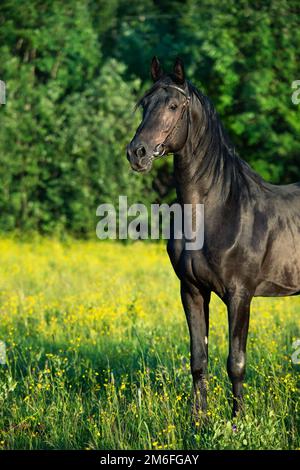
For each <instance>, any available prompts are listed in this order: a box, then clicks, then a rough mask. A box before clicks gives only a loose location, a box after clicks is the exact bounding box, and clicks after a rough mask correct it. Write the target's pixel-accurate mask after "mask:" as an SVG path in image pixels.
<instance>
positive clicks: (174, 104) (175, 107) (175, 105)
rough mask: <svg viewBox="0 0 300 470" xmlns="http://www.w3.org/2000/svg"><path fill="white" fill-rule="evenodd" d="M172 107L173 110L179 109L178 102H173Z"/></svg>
mask: <svg viewBox="0 0 300 470" xmlns="http://www.w3.org/2000/svg"><path fill="white" fill-rule="evenodd" d="M170 109H172V111H174V110H175V109H177V104H176V103H172V104H171V105H170Z"/></svg>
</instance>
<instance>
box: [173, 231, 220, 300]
mask: <svg viewBox="0 0 300 470" xmlns="http://www.w3.org/2000/svg"><path fill="white" fill-rule="evenodd" d="M167 251H168V255H169V258H170V261H171V263H172V266H173V269H174V271H175V273H176V275H177V277H178V278H179V279H180V280H183V281H185V282H190V283H192V284H194V285H198V286H200V285H201V286H205V287H207V288H210V289H211V290H214V291H215V292H218V293H220V294H221V293H222V292H223V287H222V286H221V285H220V282H219V280H218V277H217V275H216V273H215V272H214V271H213V270H212V268H211V266H210V265H209V263H208V260H207V259H206V257H205V254H204V252H203V251H202V250H201V251H199V250H195V251H191V250H189V251H187V250H186V249H185V242H184V240H169V242H168V245H167Z"/></svg>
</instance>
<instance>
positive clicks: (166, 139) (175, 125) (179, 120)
mask: <svg viewBox="0 0 300 470" xmlns="http://www.w3.org/2000/svg"><path fill="white" fill-rule="evenodd" d="M161 88H173V89H174V90H177V91H179V93H181V94H182V95H183V96H185V101H184V103H183V104H182V109H181V113H180V115H179V117H178V119H177V121H176V122H175V124H174V127H173V129H172V130H171V131H170V132H169V134H168V135H167V137H166V138H165V140H164V141H163V142H162V144H159V147H160V146H163V152H162V153H160V152H159V151H158V152H155V153H154V156H155V157H163V156H164V154H165V147H166V143H167V141H168V139H170V137H171V136H172V135H174V134H176V132H177V130H178V128H179V123H180V122H181V121H182V119H183V116H184V113H185V111H186V110H187V108H188V106H189V103H190V100H191V97H190V95H189V94H188V93H187V92H186V91H185V90H184V89H183V88H180V87H179V86H177V85H171V84H170V85H162V86H161Z"/></svg>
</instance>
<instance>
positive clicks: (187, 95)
mask: <svg viewBox="0 0 300 470" xmlns="http://www.w3.org/2000/svg"><path fill="white" fill-rule="evenodd" d="M162 88H174V90H177V91H179V93H181V94H182V95H184V96H185V97H186V99H187V100H188V101H190V99H191V97H190V95H189V94H188V93H187V92H186V91H185V90H184V89H183V88H180V87H179V86H177V85H172V84H170V85H163V86H162Z"/></svg>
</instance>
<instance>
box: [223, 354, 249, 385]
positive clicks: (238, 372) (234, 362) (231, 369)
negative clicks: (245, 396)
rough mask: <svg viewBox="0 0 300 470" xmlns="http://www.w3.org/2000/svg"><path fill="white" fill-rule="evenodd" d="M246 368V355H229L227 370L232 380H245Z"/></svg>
mask: <svg viewBox="0 0 300 470" xmlns="http://www.w3.org/2000/svg"><path fill="white" fill-rule="evenodd" d="M245 369H246V360H245V355H244V354H243V355H239V356H237V357H232V356H229V357H228V361H227V371H228V375H229V378H230V380H231V381H235V380H237V381H240V380H243V378H244V375H245Z"/></svg>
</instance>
